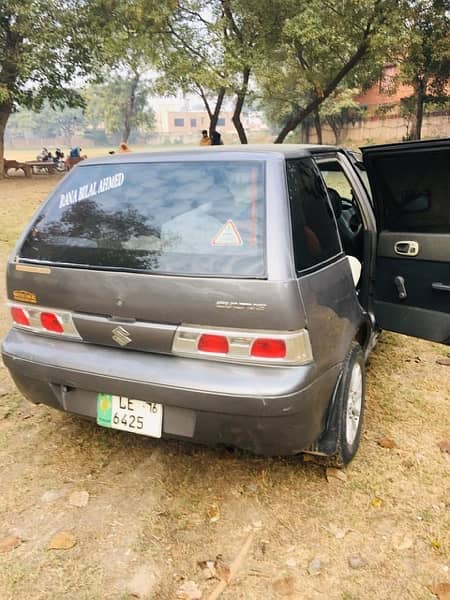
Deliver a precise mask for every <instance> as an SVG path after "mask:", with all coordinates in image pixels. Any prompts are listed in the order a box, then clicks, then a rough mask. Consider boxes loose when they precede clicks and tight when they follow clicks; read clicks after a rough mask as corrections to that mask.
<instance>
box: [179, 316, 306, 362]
mask: <svg viewBox="0 0 450 600" xmlns="http://www.w3.org/2000/svg"><path fill="white" fill-rule="evenodd" d="M172 352H173V353H174V354H177V355H179V356H190V357H193V358H211V359H215V360H226V361H232V362H242V363H254V364H283V365H303V364H306V363H309V362H312V360H313V356H312V350H311V344H310V341H309V334H308V331H307V330H306V329H300V330H299V331H287V332H283V331H259V330H250V329H243V330H235V329H221V328H219V327H202V326H200V325H180V327H178V328H177V331H176V332H175V337H174V341H173V344H172Z"/></svg>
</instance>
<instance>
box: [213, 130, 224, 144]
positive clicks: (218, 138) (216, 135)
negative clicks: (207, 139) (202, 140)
mask: <svg viewBox="0 0 450 600" xmlns="http://www.w3.org/2000/svg"><path fill="white" fill-rule="evenodd" d="M211 146H223V141H222V136H221V134H220V133H219V132H218V131H213V134H212V139H211Z"/></svg>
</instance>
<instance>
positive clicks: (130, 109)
mask: <svg viewBox="0 0 450 600" xmlns="http://www.w3.org/2000/svg"><path fill="white" fill-rule="evenodd" d="M139 79H140V75H139V73H135V74H134V77H133V79H132V80H131V85H130V95H129V96H128V102H127V106H126V109H125V118H124V127H123V135H122V142H125V143H126V144H128V138H129V137H130V133H131V128H132V121H133V117H134V107H135V103H136V90H137V86H138V85H139Z"/></svg>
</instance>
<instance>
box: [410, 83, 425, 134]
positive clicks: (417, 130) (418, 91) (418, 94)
mask: <svg viewBox="0 0 450 600" xmlns="http://www.w3.org/2000/svg"><path fill="white" fill-rule="evenodd" d="M426 87H427V86H426V83H425V81H424V80H423V79H420V80H419V81H418V82H417V84H416V85H415V86H414V96H415V100H416V103H415V111H414V119H413V122H412V126H411V133H410V135H409V139H410V140H420V138H421V135H422V122H423V106H424V103H425V96H426Z"/></svg>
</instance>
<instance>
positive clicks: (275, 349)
mask: <svg viewBox="0 0 450 600" xmlns="http://www.w3.org/2000/svg"><path fill="white" fill-rule="evenodd" d="M250 354H251V355H252V356H259V357H260V358H284V357H285V356H286V342H285V341H284V340H271V339H264V338H262V339H256V340H255V341H254V342H253V345H252V349H251V351H250Z"/></svg>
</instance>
